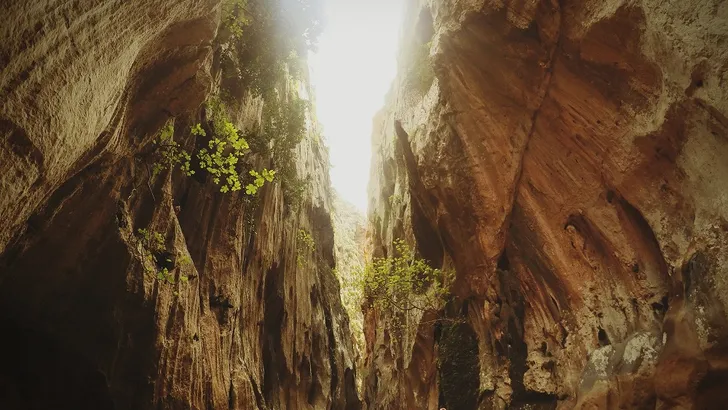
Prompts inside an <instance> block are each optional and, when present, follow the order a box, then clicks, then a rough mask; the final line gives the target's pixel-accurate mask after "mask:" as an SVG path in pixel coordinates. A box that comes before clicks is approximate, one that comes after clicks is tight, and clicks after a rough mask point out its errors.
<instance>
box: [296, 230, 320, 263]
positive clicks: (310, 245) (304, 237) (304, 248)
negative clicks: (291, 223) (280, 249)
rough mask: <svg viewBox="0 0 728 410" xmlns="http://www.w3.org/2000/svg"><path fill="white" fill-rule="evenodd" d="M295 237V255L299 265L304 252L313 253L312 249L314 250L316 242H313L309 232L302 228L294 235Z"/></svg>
mask: <svg viewBox="0 0 728 410" xmlns="http://www.w3.org/2000/svg"><path fill="white" fill-rule="evenodd" d="M296 239H297V242H298V252H297V254H298V255H297V256H296V263H297V264H298V266H299V267H300V266H302V265H303V260H304V254H305V253H313V251H315V250H316V243H315V242H314V240H313V237H312V236H311V234H310V233H308V232H307V231H306V230H304V229H299V230H298V235H297V236H296Z"/></svg>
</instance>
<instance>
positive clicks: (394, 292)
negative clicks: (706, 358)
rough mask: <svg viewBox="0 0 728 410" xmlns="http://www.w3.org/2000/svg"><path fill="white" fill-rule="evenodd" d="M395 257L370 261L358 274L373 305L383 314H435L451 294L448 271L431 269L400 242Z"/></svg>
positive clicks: (397, 243)
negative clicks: (391, 312) (416, 312)
mask: <svg viewBox="0 0 728 410" xmlns="http://www.w3.org/2000/svg"><path fill="white" fill-rule="evenodd" d="M394 249H395V253H396V256H390V257H387V258H373V259H372V260H371V261H370V262H369V263H367V265H366V266H365V267H364V271H363V272H362V273H361V274H359V275H357V276H358V277H359V278H360V279H359V280H360V281H361V286H362V292H363V294H364V297H365V299H366V300H368V301H369V302H370V303H371V304H372V305H373V306H375V307H377V308H380V309H382V310H386V311H396V312H407V311H411V310H419V311H436V310H439V309H440V307H441V306H442V304H443V302H444V301H445V300H447V298H448V297H449V295H450V292H449V288H448V286H449V284H450V282H451V281H452V278H453V273H452V272H451V271H446V270H441V269H435V268H432V267H431V266H430V265H428V263H427V261H425V260H424V259H422V258H420V257H418V256H417V255H416V254H415V252H414V251H413V250H412V248H410V247H409V245H407V243H405V241H403V240H401V239H397V240H395V241H394Z"/></svg>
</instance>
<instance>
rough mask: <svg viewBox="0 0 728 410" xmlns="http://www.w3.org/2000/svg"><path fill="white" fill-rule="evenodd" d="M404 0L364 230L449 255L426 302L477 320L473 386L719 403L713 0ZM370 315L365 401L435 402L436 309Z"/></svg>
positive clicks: (720, 232)
mask: <svg viewBox="0 0 728 410" xmlns="http://www.w3.org/2000/svg"><path fill="white" fill-rule="evenodd" d="M406 16H407V20H406V22H405V28H404V31H403V35H402V44H403V49H402V53H401V54H402V58H401V62H400V75H399V77H398V79H397V80H396V82H395V85H394V87H393V90H392V91H391V92H390V95H389V98H388V103H387V106H386V107H385V109H384V110H383V111H382V112H381V113H380V114H379V115H378V118H377V119H376V120H375V131H374V137H373V152H374V153H375V157H374V159H373V163H372V164H373V168H372V179H371V182H370V198H371V199H370V205H369V223H370V236H371V241H372V244H373V248H374V252H375V254H376V255H386V254H388V253H389V252H391V243H392V240H393V239H394V238H397V237H404V238H406V239H408V240H410V241H412V242H415V243H416V244H417V247H418V250H419V252H420V253H421V255H422V256H423V257H425V258H426V259H428V260H430V261H431V262H432V264H433V265H435V266H437V267H440V266H444V267H446V268H447V267H453V268H455V269H456V271H457V279H456V281H455V283H454V284H453V292H454V294H455V295H456V296H457V297H458V299H457V301H456V302H454V303H451V304H450V305H449V306H447V307H445V309H444V310H443V312H444V313H447V314H450V315H452V314H455V315H460V316H461V317H463V318H466V319H467V322H468V323H469V325H470V326H471V327H472V329H473V331H474V332H475V333H476V335H477V339H478V346H479V349H478V357H479V362H480V369H479V371H480V377H479V379H480V388H479V392H478V397H477V401H478V406H479V408H483V409H486V408H506V407H509V406H510V407H511V408H526V406H531V407H528V408H555V407H559V408H572V407H577V408H722V406H723V404H722V403H724V400H725V399H726V398H728V397H727V396H726V391H725V389H724V388H721V387H719V386H726V385H728V378H726V375H727V374H728V373H726V363H727V362H726V359H727V358H728V356H726V348H727V347H728V334H727V332H728V322H727V320H728V317H727V316H726V302H727V301H726V295H727V294H728V293H727V292H728V287H727V286H728V283H726V280H725V278H726V277H728V261H727V260H726V256H725V255H726V254H728V253H727V251H728V224H726V217H727V216H726V210H727V209H728V207H727V206H726V205H727V204H728V201H727V200H728V198H727V197H726V192H728V168H727V166H728V162H726V161H725V158H728V140H726V138H727V137H728V120H727V118H726V115H728V97H727V96H726V94H725V92H726V91H725V90H726V88H725V83H726V73H727V72H728V70H726V68H727V67H728V48H727V47H726V45H728V5H726V4H725V3H724V2H720V1H710V0H705V1H699V2H692V3H690V4H688V3H684V2H678V1H659V2H658V1H651V0H642V1H634V2H626V1H586V2H576V1H546V0H544V1H536V0H532V1H490V0H488V1H483V0H471V1H453V2H437V1H430V2H420V1H415V0H412V1H409V2H408V5H407V11H406ZM428 43H429V44H428ZM423 45H429V46H431V51H430V58H431V61H432V62H433V65H434V78H433V81H432V83H431V84H430V86H429V87H428V88H427V89H425V90H417V89H416V87H413V86H412V79H411V78H408V73H409V72H410V71H409V70H408V63H409V62H408V56H409V55H410V53H412V50H414V49H417V48H418V47H422V46H423ZM420 80H422V79H420ZM392 316H393V312H378V311H372V310H370V311H367V312H365V322H366V325H365V333H366V335H367V353H368V358H367V365H368V367H369V368H368V369H367V370H366V371H367V372H368V375H369V376H368V379H367V381H366V388H365V402H366V403H367V404H368V406H369V408H377V409H380V408H381V409H386V408H401V405H400V404H398V403H408V405H407V408H437V406H438V401H440V403H439V404H440V405H442V404H443V403H442V398H441V399H438V394H439V393H438V392H440V393H441V392H442V391H441V389H440V385H441V383H439V381H438V380H437V377H435V376H434V375H435V374H436V373H437V361H438V358H437V349H438V340H437V337H438V332H439V330H438V329H435V328H436V326H434V325H432V324H431V320H427V318H420V317H416V316H413V317H407V318H406V323H407V331H405V332H404V333H403V334H400V335H397V334H395V332H393V331H392V329H391V328H390V326H389V324H390V323H391V320H392ZM428 323H429V324H428ZM433 335H434V336H433ZM633 359H634V360H633ZM635 361H637V362H640V364H639V365H637V364H635ZM433 397H434V398H433ZM620 406H622V407H620ZM451 407H452V406H451ZM449 410H452V408H449Z"/></svg>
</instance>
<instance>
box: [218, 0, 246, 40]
mask: <svg viewBox="0 0 728 410" xmlns="http://www.w3.org/2000/svg"><path fill="white" fill-rule="evenodd" d="M247 4H248V2H247V0H224V1H223V2H222V24H223V27H225V28H226V29H227V30H228V31H229V32H230V36H231V37H232V38H234V39H240V38H241V37H242V36H243V27H246V26H248V25H249V24H250V19H249V18H248V17H247V15H246V10H245V8H246V6H247Z"/></svg>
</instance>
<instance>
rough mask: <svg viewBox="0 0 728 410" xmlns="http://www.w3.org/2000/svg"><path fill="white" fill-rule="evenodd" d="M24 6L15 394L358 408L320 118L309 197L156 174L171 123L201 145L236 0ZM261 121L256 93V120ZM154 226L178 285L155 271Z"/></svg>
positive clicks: (19, 12)
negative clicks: (154, 148)
mask: <svg viewBox="0 0 728 410" xmlns="http://www.w3.org/2000/svg"><path fill="white" fill-rule="evenodd" d="M21 3H23V2H20V3H18V2H7V1H2V2H0V14H1V15H3V19H4V22H5V23H4V24H3V25H2V27H1V28H0V38H2V39H3V40H2V42H0V43H1V44H0V67H1V70H0V99H1V100H2V101H3V103H2V104H1V105H0V134H1V135H2V138H0V192H2V195H0V219H2V221H3V223H2V224H0V310H1V311H2V315H0V317H1V319H0V321H1V322H2V324H3V328H4V329H5V332H3V335H4V337H3V342H2V345H3V347H4V349H3V350H4V351H5V352H6V356H7V358H4V359H3V360H2V361H0V392H1V393H0V407H1V408H8V409H10V408H54V409H76V410H78V409H94V410H100V409H111V408H114V409H117V410H118V409H134V410H138V409H209V410H212V409H264V408H269V409H280V408H287V409H325V408H335V409H343V408H347V409H355V408H358V399H357V397H356V391H355V377H356V376H355V370H354V357H353V353H352V344H351V343H352V342H351V340H350V335H349V328H348V326H347V325H346V324H347V323H348V319H347V316H346V312H345V311H344V309H343V307H342V306H341V302H340V297H339V284H338V281H337V279H336V278H335V277H334V275H333V273H332V269H333V267H334V266H335V259H334V248H333V242H334V241H333V229H332V222H331V217H330V210H331V199H330V196H329V195H330V194H329V180H328V152H327V151H326V148H325V147H323V146H322V145H321V144H319V143H318V142H317V140H316V139H315V138H314V134H315V130H313V129H312V130H310V132H309V134H308V135H307V137H306V138H305V139H304V141H303V142H302V143H301V144H300V145H299V146H298V147H297V149H296V155H297V157H298V161H297V168H298V173H299V175H302V176H304V177H305V176H307V175H310V177H311V184H310V186H309V188H308V190H307V194H306V195H305V196H304V201H303V204H302V205H301V206H300V207H294V206H290V204H288V203H286V200H285V199H284V197H283V194H282V191H281V188H280V185H279V184H273V185H272V186H268V187H266V188H264V189H263V190H262V191H261V192H260V193H259V194H258V197H257V199H250V198H249V197H246V196H245V195H243V194H227V195H225V194H221V193H219V192H218V189H217V188H216V187H215V186H214V185H213V184H211V183H208V184H205V183H204V182H205V180H204V174H203V173H201V172H198V174H197V175H196V176H195V177H194V178H188V177H184V176H182V175H179V174H178V172H177V171H175V172H173V173H170V172H168V171H165V172H164V173H163V174H162V175H160V176H159V177H158V178H156V179H154V180H150V177H149V175H150V174H149V167H150V165H149V164H148V163H147V162H146V160H145V152H146V150H147V149H148V147H149V144H150V142H151V140H152V138H153V136H154V134H155V133H156V132H157V130H158V129H159V128H160V127H161V126H162V125H163V124H164V123H165V121H167V120H168V119H169V118H170V117H176V121H175V130H176V132H177V135H176V138H177V139H178V140H180V141H182V142H183V144H187V145H188V146H189V145H191V144H193V143H194V141H191V140H189V136H188V135H189V133H187V132H186V130H189V127H190V126H191V125H192V124H195V123H197V122H199V121H200V120H201V118H202V115H203V110H201V108H200V105H201V103H202V102H203V101H204V99H205V98H206V96H207V95H208V93H209V92H210V91H211V90H212V89H214V87H216V85H215V81H213V78H219V72H216V70H217V69H216V68H215V67H214V65H213V61H214V56H215V53H217V52H218V51H219V50H216V49H215V47H214V42H213V39H214V38H215V35H216V32H217V26H218V23H219V15H218V13H219V10H218V9H219V5H218V2H217V1H208V0H184V1H168V0H158V1H90V2H89V1H86V2H78V1H72V2H62V1H51V0H49V1H40V2H27V4H21ZM31 3H32V4H31ZM259 116H260V101H258V100H254V99H249V100H248V101H246V102H245V104H243V105H242V107H241V110H240V113H239V115H238V117H239V118H240V119H241V121H240V123H239V124H238V125H239V126H240V127H241V128H243V129H247V128H250V127H254V126H255V121H256V120H257V118H259ZM246 161H248V162H249V164H248V165H250V166H254V167H256V169H259V168H262V167H264V166H269V163H268V160H267V159H265V158H257V157H251V158H247V159H246ZM142 228H144V229H150V230H153V231H155V232H159V233H161V234H162V236H163V242H164V247H165V250H166V252H168V254H167V255H166V256H167V257H168V258H170V263H171V266H170V267H171V268H172V269H171V272H172V274H173V275H174V277H175V278H176V279H177V281H176V283H174V284H170V283H165V282H163V281H159V280H157V279H155V278H154V275H153V274H152V275H150V274H148V273H145V270H146V269H155V268H154V267H150V266H148V265H149V263H148V262H144V258H143V256H144V255H143V247H141V246H140V244H139V240H138V239H137V238H136V236H135V234H136V232H137V230H138V229H142ZM299 229H305V230H306V231H308V232H310V234H311V236H312V237H313V238H314V240H315V243H316V251H315V252H313V253H311V252H308V253H302V250H301V246H300V244H297V239H296V238H297V233H298V231H299ZM185 257H189V258H190V260H191V263H184V262H182V260H183V259H184V258H185ZM298 260H300V263H297V261H298ZM183 275H185V276H187V277H188V278H189V281H188V282H187V283H184V282H181V281H180V280H179V278H180V277H182V276H183Z"/></svg>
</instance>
